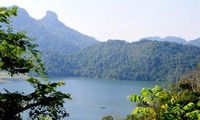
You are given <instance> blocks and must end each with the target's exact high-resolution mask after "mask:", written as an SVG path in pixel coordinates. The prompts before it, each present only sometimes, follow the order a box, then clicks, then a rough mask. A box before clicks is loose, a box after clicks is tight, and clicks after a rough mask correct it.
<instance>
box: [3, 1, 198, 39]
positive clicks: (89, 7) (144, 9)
mask: <svg viewBox="0 0 200 120" xmlns="http://www.w3.org/2000/svg"><path fill="white" fill-rule="evenodd" d="M0 5H1V6H11V5H18V6H19V7H22V8H25V9H26V10H27V11H28V12H29V14H30V15H31V16H32V17H34V18H36V19H40V18H42V17H43V16H44V15H45V13H46V11H47V10H51V11H54V12H56V13H57V14H58V18H59V20H61V21H62V22H63V23H65V25H66V26H69V27H71V28H73V29H75V30H77V31H79V32H81V33H83V34H87V35H90V36H93V37H95V38H97V39H98V40H101V41H106V40H107V39H122V40H127V41H136V40H139V39H140V38H143V37H148V36H160V37H166V36H178V37H182V38H185V39H186V40H192V39H196V38H199V37H200V13H199V12H200V0H0Z"/></svg>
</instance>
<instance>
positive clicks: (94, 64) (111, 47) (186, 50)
mask: <svg viewBox="0 0 200 120" xmlns="http://www.w3.org/2000/svg"><path fill="white" fill-rule="evenodd" d="M199 53H200V48H199V47H196V46H192V45H183V44H178V43H171V42H160V41H149V40H141V41H139V42H132V43H128V42H125V41H121V40H109V41H107V42H101V43H98V44H95V45H93V46H90V47H87V48H85V49H83V50H81V51H79V52H77V53H74V54H72V55H70V56H68V57H66V58H60V57H58V56H54V57H53V58H51V60H50V61H49V63H48V64H50V65H51V67H50V68H52V69H50V68H49V69H48V73H49V74H51V75H65V76H81V77H95V78H104V79H122V80H160V81H165V80H169V81H172V80H178V78H179V77H180V76H181V75H182V74H184V73H187V72H188V71H190V70H192V69H195V68H196V67H197V65H198V63H199V62H200V54H199ZM58 58H59V59H58ZM47 61H48V60H47ZM55 61H59V62H60V65H59V64H57V63H55ZM54 63H55V64H54Z"/></svg>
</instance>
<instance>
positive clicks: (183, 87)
mask: <svg viewBox="0 0 200 120" xmlns="http://www.w3.org/2000/svg"><path fill="white" fill-rule="evenodd" d="M199 96H200V72H199V71H192V72H190V73H188V74H186V75H184V76H183V77H182V79H181V80H180V81H179V82H177V83H174V84H171V85H170V87H169V89H166V90H165V89H163V88H161V87H160V86H158V85H156V86H155V87H154V88H152V89H149V88H143V89H142V90H141V92H140V95H136V94H132V95H130V96H128V98H129V99H130V101H131V102H138V106H137V107H136V108H135V109H134V110H133V111H132V112H131V114H130V115H129V116H128V118H127V119H128V120H138V119H139V120H183V119H184V120H197V119H198V120H199V119H200V97H199Z"/></svg>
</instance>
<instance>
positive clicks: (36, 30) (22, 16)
mask: <svg viewBox="0 0 200 120" xmlns="http://www.w3.org/2000/svg"><path fill="white" fill-rule="evenodd" d="M12 21H13V27H14V30H15V31H26V32H27V34H28V36H30V37H31V38H35V39H36V41H35V42H36V43H37V44H38V45H39V49H40V50H42V51H43V52H46V51H51V52H54V53H57V54H62V55H68V54H71V53H73V52H76V51H79V50H80V49H82V48H85V47H87V46H90V45H93V44H96V43H98V41H97V40H96V39H95V38H93V37H90V36H87V35H84V34H82V33H80V32H78V31H76V30H74V29H72V28H69V27H67V26H65V24H64V23H62V22H61V21H59V20H58V16H57V15H56V13H54V12H51V11H47V12H46V15H45V16H44V17H43V18H42V19H40V20H36V19H34V18H32V17H30V15H29V14H28V13H27V11H26V10H25V9H22V8H19V9H18V16H17V17H14V18H12Z"/></svg>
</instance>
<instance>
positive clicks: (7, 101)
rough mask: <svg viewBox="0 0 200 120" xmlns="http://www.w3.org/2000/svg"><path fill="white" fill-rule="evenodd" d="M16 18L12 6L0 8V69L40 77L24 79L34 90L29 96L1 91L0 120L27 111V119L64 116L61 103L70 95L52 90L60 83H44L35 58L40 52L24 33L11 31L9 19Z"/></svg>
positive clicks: (13, 118) (17, 119)
mask: <svg viewBox="0 0 200 120" xmlns="http://www.w3.org/2000/svg"><path fill="white" fill-rule="evenodd" d="M16 15H17V8H16V7H13V8H5V7H0V23H1V24H0V70H4V71H7V72H8V73H9V74H10V75H11V76H12V75H15V74H26V73H30V72H31V73H35V74H38V75H40V77H41V80H38V79H36V78H34V77H31V76H30V77H29V78H28V79H27V82H29V83H30V84H31V85H32V86H33V88H34V91H33V92H32V93H29V94H24V93H19V92H18V91H16V92H13V93H12V92H10V91H9V90H7V89H6V88H5V92H2V93H0V120H20V119H22V118H21V113H22V112H24V111H26V110H29V111H28V112H29V113H28V114H29V117H30V119H42V118H46V117H48V118H51V119H53V120H57V119H60V118H63V117H66V116H68V115H69V114H68V113H67V111H66V110H65V108H64V106H63V104H64V99H71V96H70V94H66V93H62V92H60V91H57V90H56V88H57V87H58V86H61V85H64V83H63V82H57V83H51V82H50V81H48V79H47V76H46V74H45V69H44V66H43V64H42V62H41V59H40V58H39V57H38V55H39V53H40V52H39V51H38V50H37V49H36V46H37V45H36V44H34V43H33V41H32V39H30V38H29V37H28V36H26V34H25V33H24V32H13V28H12V25H11V24H10V23H11V22H10V17H12V16H16ZM3 26H4V27H3Z"/></svg>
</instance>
